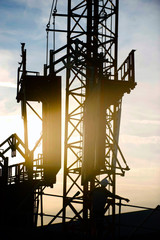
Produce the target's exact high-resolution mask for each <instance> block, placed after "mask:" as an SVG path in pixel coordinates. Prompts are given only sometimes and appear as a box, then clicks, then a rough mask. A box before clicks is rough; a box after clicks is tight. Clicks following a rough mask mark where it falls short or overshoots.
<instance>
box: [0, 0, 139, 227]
mask: <svg viewBox="0 0 160 240" xmlns="http://www.w3.org/2000/svg"><path fill="white" fill-rule="evenodd" d="M118 5H119V1H118V0H87V1H86V0H68V1H67V10H66V12H65V11H64V12H63V9H62V13H61V12H58V11H57V8H56V7H57V1H55V2H54V1H53V4H52V8H51V14H50V19H51V16H53V28H51V26H50V23H48V24H47V29H46V31H47V56H46V64H45V68H44V75H43V76H39V75H38V73H37V72H30V74H31V76H29V72H27V70H26V50H25V49H24V44H22V62H21V63H20V67H19V69H18V82H17V101H18V102H20V101H21V103H22V117H23V119H24V136H25V137H24V143H23V142H22V141H21V140H20V139H19V138H18V136H16V135H13V136H11V137H10V138H9V139H7V142H8V144H9V148H7V150H6V151H8V150H9V149H12V150H14V148H15V149H17V150H18V151H19V152H20V154H21V155H22V156H23V158H24V159H25V162H24V163H23V164H19V165H18V164H17V165H15V166H13V167H14V168H16V172H17V176H11V177H10V178H9V179H10V181H13V182H14V183H16V181H15V179H16V178H17V177H18V180H17V181H18V183H20V181H22V182H25V180H27V181H29V182H31V183H32V190H33V191H32V210H33V214H32V215H33V216H34V217H33V216H32V220H33V218H34V223H35V225H36V224H37V217H38V215H40V216H41V225H43V206H42V205H43V204H42V196H43V194H44V189H45V187H46V186H52V185H53V184H55V183H56V174H57V173H58V171H59V169H60V161H59V160H60V151H61V150H60V149H61V147H60V145H61V143H60V141H61V139H60V137H58V140H57V142H58V144H57V143H56V140H55V139H53V138H52V137H51V138H48V136H49V132H50V129H51V130H52V132H54V131H57V130H56V124H55V123H54V127H52V126H51V128H48V130H47V133H45V129H46V128H47V126H48V125H47V124H48V121H51V122H52V121H54V116H55V115H54V114H57V113H55V112H53V114H51V115H50V114H47V112H50V111H51V110H52V108H54V106H55V105H54V104H55V103H56V104H59V105H61V103H60V88H61V86H60V77H58V76H59V75H61V76H63V79H64V80H65V87H66V98H65V143H64V162H63V169H64V175H63V194H62V196H61V197H62V198H63V206H62V209H61V210H60V211H59V212H58V213H57V214H56V215H55V216H54V218H53V219H52V220H51V221H50V222H49V225H50V224H51V223H53V222H54V221H55V220H56V218H57V217H61V218H62V219H63V223H64V224H65V223H66V222H67V221H68V219H70V221H71V222H72V221H74V220H80V221H82V222H86V221H87V220H88V219H90V217H91V215H92V212H91V209H90V206H89V204H88V196H89V194H90V192H92V190H93V189H94V188H95V186H98V185H99V183H100V181H101V180H102V179H103V178H107V179H108V180H109V181H110V183H111V185H112V187H111V188H112V189H111V191H112V192H113V193H114V194H115V193H116V176H117V175H121V176H124V175H125V171H128V170H129V167H128V165H127V162H126V160H125V158H124V156H123V153H122V151H121V149H120V147H119V144H118V139H119V129H120V117H121V106H122V97H123V95H124V94H125V93H130V91H131V90H132V89H134V87H135V86H136V83H135V76H134V50H132V51H131V52H130V53H129V55H128V57H127V58H126V60H125V61H124V62H123V64H122V65H121V66H120V67H119V68H118V13H119V6H118ZM50 19H49V22H50ZM59 19H61V21H62V22H63V23H66V25H65V24H64V25H63V26H64V28H63V29H62V27H61V26H60V24H59ZM62 19H63V20H62ZM61 21H60V22H61ZM49 32H53V40H54V41H53V49H51V50H50V54H49V56H50V59H49V62H48V47H49V44H48V36H49ZM59 35H61V36H63V35H64V36H66V37H67V42H66V43H65V44H64V45H62V46H60V45H59V43H58V39H59V38H58V36H59ZM21 68H22V69H21ZM33 74H34V75H33ZM37 86H38V90H37ZM50 89H53V90H54V93H53V92H52V93H50ZM58 91H59V95H58V93H57V92H58ZM48 92H49V96H50V97H47V95H48ZM55 93H56V94H57V95H56V94H55ZM55 95H56V98H55V97H53V96H55ZM52 97H53V99H54V103H52ZM50 99H51V102H50ZM57 99H59V100H57ZM28 101H41V102H42V104H43V110H44V114H43V116H42V117H40V116H39V115H38V114H37V112H36V111H35V110H34V108H33V107H31V105H30V104H29V102H28ZM56 101H57V102H56ZM52 104H53V105H52ZM27 106H29V107H30V108H31V109H32V110H33V112H34V113H35V114H36V115H37V116H38V117H39V118H40V119H41V120H42V125H43V130H44V131H43V134H42V136H41V137H40V138H39V139H38V141H37V143H36V144H35V147H34V148H33V150H32V151H29V148H28V127H27V111H26V109H27ZM60 108H61V106H60V107H59V109H60ZM59 112H60V110H59ZM59 112H58V114H59ZM45 113H46V115H45ZM56 116H57V119H58V121H60V117H59V116H60V115H56ZM46 119H49V120H46ZM44 122H45V123H44ZM58 126H59V125H58ZM58 129H60V127H59V128H58ZM54 133H55V132H54ZM56 134H57V136H60V130H59V132H56ZM56 134H55V136H56ZM13 138H14V139H15V140H14V141H15V144H13ZM55 138H56V137H55ZM10 139H11V140H10ZM48 139H49V140H48ZM41 141H43V143H45V142H47V141H49V142H50V145H49V144H46V145H44V148H43V154H41V155H40V156H39V158H38V159H36V160H34V159H33V153H34V151H35V149H36V148H37V146H38V144H39V143H40V142H41ZM54 141H55V142H54ZM53 142H54V149H55V148H57V149H58V153H56V151H53V152H52V143H53ZM20 144H21V145H22V148H23V151H22V150H21V149H20V148H19V145H20ZM56 144H57V145H56ZM2 145H3V144H2ZM44 149H45V150H44ZM13 152H14V151H13ZM48 152H51V154H53V156H54V158H53V161H52V157H50V155H49V154H48ZM4 154H5V151H4V152H3V153H1V155H0V156H1V157H2V160H3V162H5V157H4ZM44 156H45V157H44ZM57 156H58V157H57ZM48 159H51V160H48ZM51 162H53V165H52V164H51ZM3 164H4V165H5V163H3ZM3 164H2V163H1V165H2V168H3ZM50 164H51V165H50ZM50 166H51V168H50ZM10 168H11V167H10ZM50 169H51V170H50ZM52 174H53V176H52ZM37 176H38V177H37ZM5 178H6V175H5ZM7 181H9V180H7ZM7 184H8V182H7ZM39 200H41V210H38V209H39ZM35 205H36V214H35V213H34V211H35V210H34V208H35ZM109 208H110V206H109V205H108V207H107V208H106V211H107V210H108V209H109ZM112 215H113V218H114V215H115V200H114V202H112ZM35 216H36V217H35ZM35 218H36V219H35Z"/></svg>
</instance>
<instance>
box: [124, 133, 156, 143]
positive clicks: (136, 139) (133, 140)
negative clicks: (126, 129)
mask: <svg viewBox="0 0 160 240" xmlns="http://www.w3.org/2000/svg"><path fill="white" fill-rule="evenodd" d="M121 143H122V144H125V143H127V144H132V146H133V145H142V144H143V145H147V144H160V136H149V137H141V136H133V135H121Z"/></svg>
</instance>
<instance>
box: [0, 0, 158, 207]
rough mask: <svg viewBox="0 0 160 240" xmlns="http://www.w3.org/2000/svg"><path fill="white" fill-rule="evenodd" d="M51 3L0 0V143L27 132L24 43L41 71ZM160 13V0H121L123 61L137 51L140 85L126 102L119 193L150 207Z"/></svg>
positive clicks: (154, 193)
mask: <svg viewBox="0 0 160 240" xmlns="http://www.w3.org/2000/svg"><path fill="white" fill-rule="evenodd" d="M58 2H60V4H61V5H62V1H58ZM51 3H52V1H51V0H45V1H44V0H0V109H1V112H0V132H1V135H0V142H1V141H3V140H4V139H5V138H6V137H8V136H9V134H11V133H13V132H18V134H20V135H22V136H23V134H22V133H21V131H20V127H19V126H20V125H21V126H22V121H21V118H20V114H21V113H20V104H17V103H16V100H15V96H16V72H17V67H18V64H17V63H18V61H20V56H19V55H20V42H25V43H26V48H27V51H28V68H29V69H30V70H36V71H40V72H42V70H43V64H44V63H45V44H46V33H45V27H46V24H47V22H48V18H49V13H50V7H51ZM63 3H64V1H63ZM61 8H62V6H60V5H58V10H59V9H61ZM159 12H160V1H159V0H152V1H149V0H134V1H131V0H120V17H119V64H121V62H122V61H123V60H124V59H125V58H126V57H127V55H128V53H129V52H130V50H131V49H136V81H137V83H138V85H137V86H136V88H135V90H134V91H133V92H132V93H131V94H130V95H126V96H125V97H124V100H123V110H122V121H121V132H120V133H121V135H120V146H121V148H122V151H123V153H124V155H125V157H126V160H127V162H128V165H129V166H130V167H131V170H130V172H128V173H127V174H126V177H125V178H123V179H122V178H121V179H119V178H118V182H117V191H118V193H119V194H121V195H123V194H124V193H125V195H126V193H127V192H128V198H130V199H131V203H132V204H139V205H146V206H150V207H155V206H156V205H158V204H160V187H159V186H160V107H159V105H160V67H159V59H160V44H159V42H160V26H159V22H160V14H159ZM15 120H16V121H17V122H18V124H17V123H15Z"/></svg>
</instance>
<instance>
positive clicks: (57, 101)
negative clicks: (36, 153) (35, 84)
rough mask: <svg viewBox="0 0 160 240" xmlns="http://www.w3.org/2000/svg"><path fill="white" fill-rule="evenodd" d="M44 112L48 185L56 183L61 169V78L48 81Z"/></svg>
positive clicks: (45, 177)
mask: <svg viewBox="0 0 160 240" xmlns="http://www.w3.org/2000/svg"><path fill="white" fill-rule="evenodd" d="M42 111H43V113H42V114H43V166H44V179H45V181H46V183H47V184H48V185H52V184H53V183H55V182H56V174H57V173H58V171H59V170H60V168H61V78H60V77H54V79H50V81H48V89H47V91H46V95H45V96H44V98H43V101H42Z"/></svg>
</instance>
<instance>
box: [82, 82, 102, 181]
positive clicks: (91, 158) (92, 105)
mask: <svg viewBox="0 0 160 240" xmlns="http://www.w3.org/2000/svg"><path fill="white" fill-rule="evenodd" d="M105 109H106V108H105V105H104V97H103V95H102V94H101V87H100V86H97V87H95V88H94V89H93V90H92V92H91V93H90V94H89V96H88V98H87V99H86V101H85V105H84V134H83V136H84V137H83V157H82V183H84V182H86V181H89V180H91V179H92V178H93V177H94V176H95V175H97V174H99V173H100V170H101V169H102V168H104V164H105V137H106V130H105V128H106V122H105V116H106V115H105Z"/></svg>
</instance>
